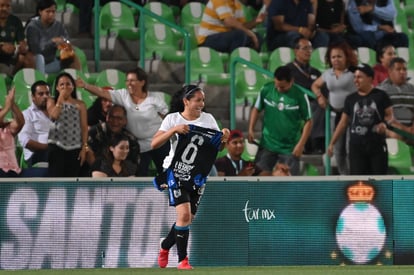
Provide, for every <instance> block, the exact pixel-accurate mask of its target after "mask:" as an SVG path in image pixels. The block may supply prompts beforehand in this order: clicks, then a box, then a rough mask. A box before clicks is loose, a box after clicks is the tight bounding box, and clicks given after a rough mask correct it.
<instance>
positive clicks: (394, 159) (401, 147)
mask: <svg viewBox="0 0 414 275" xmlns="http://www.w3.org/2000/svg"><path fill="white" fill-rule="evenodd" d="M386 141H387V148H388V167H389V170H390V172H389V173H390V174H398V175H407V174H413V172H412V171H411V167H412V159H411V152H410V146H408V145H407V144H406V143H404V142H403V141H401V140H398V139H394V138H387V140H386Z"/></svg>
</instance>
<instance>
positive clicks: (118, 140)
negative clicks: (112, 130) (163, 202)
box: [92, 133, 137, 178]
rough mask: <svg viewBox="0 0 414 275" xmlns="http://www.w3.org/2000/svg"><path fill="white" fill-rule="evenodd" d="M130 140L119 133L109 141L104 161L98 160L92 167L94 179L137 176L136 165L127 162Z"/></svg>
mask: <svg viewBox="0 0 414 275" xmlns="http://www.w3.org/2000/svg"><path fill="white" fill-rule="evenodd" d="M128 153H129V139H128V137H127V136H125V135H123V134H121V133H118V134H114V135H113V136H112V137H111V140H110V141H109V147H108V148H106V152H105V154H104V158H103V159H98V160H97V161H96V162H95V164H94V165H93V166H92V177H93V178H103V177H131V176H134V175H135V170H136V168H137V167H136V165H135V164H133V163H132V162H131V161H130V160H127V156H128Z"/></svg>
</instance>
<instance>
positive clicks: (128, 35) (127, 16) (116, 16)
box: [99, 2, 139, 40]
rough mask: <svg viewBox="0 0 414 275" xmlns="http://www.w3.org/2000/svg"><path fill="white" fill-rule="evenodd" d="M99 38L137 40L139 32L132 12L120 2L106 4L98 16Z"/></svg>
mask: <svg viewBox="0 0 414 275" xmlns="http://www.w3.org/2000/svg"><path fill="white" fill-rule="evenodd" d="M99 30H100V36H118V37H120V38H123V39H128V40H138V39H139V31H138V28H137V27H136V23H135V17H134V14H133V12H132V10H131V9H130V8H129V7H128V6H127V5H125V4H123V3H121V2H108V3H106V4H105V5H104V6H103V7H102V9H101V12H100V14H99Z"/></svg>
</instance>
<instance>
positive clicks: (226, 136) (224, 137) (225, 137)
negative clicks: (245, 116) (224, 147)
mask: <svg viewBox="0 0 414 275" xmlns="http://www.w3.org/2000/svg"><path fill="white" fill-rule="evenodd" d="M221 132H222V133H223V135H222V136H221V142H222V143H226V142H227V141H228V140H229V136H230V130H229V129H227V128H223V129H222V130H221Z"/></svg>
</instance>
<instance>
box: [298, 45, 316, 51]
mask: <svg viewBox="0 0 414 275" xmlns="http://www.w3.org/2000/svg"><path fill="white" fill-rule="evenodd" d="M298 49H299V50H302V51H313V47H312V46H305V47H298Z"/></svg>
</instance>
